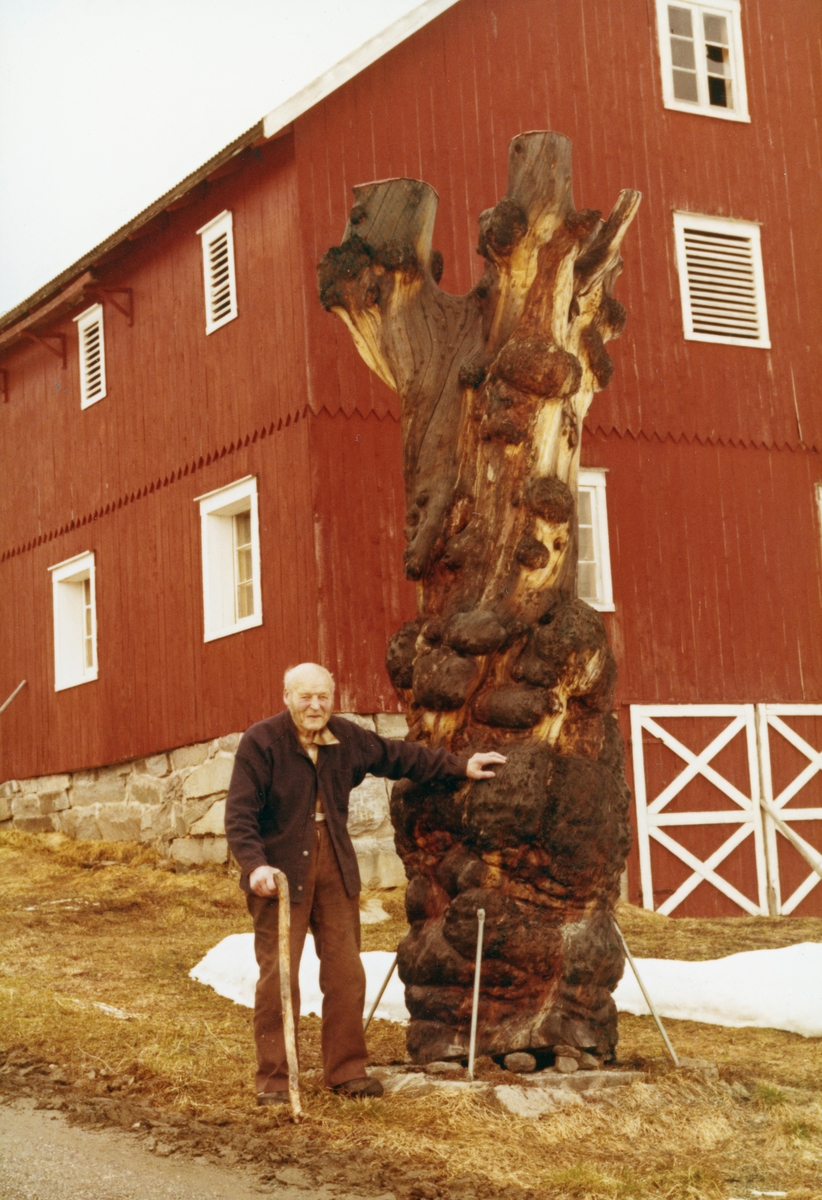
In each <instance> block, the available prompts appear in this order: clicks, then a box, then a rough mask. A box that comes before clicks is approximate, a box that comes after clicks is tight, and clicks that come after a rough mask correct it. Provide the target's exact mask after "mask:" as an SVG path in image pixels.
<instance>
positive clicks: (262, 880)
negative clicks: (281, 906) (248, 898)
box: [248, 865, 277, 900]
mask: <svg viewBox="0 0 822 1200" xmlns="http://www.w3.org/2000/svg"><path fill="white" fill-rule="evenodd" d="M248 886H249V887H250V888H251V890H252V892H253V893H254V895H255V896H262V897H263V898H264V899H266V900H268V899H270V898H271V897H272V896H276V895H277V880H276V877H275V875H274V868H273V867H269V866H268V865H266V866H264V867H255V868H254V870H253V871H252V872H251V874H250V875H249V877H248Z"/></svg>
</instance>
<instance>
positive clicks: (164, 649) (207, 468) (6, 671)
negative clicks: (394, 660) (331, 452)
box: [0, 138, 319, 779]
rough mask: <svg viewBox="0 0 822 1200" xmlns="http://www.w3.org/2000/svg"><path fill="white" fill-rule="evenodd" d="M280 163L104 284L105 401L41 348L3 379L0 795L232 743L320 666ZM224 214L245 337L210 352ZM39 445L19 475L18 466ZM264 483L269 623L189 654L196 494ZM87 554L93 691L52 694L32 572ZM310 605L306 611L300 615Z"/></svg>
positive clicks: (293, 285)
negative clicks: (187, 747)
mask: <svg viewBox="0 0 822 1200" xmlns="http://www.w3.org/2000/svg"><path fill="white" fill-rule="evenodd" d="M295 184H296V175H295V171H294V157H293V147H292V144H291V141H290V139H288V138H284V139H281V140H280V141H279V142H277V143H275V144H273V145H272V146H270V147H267V148H265V149H264V150H263V151H262V153H261V155H260V157H259V158H252V159H251V160H250V161H249V162H248V163H247V164H246V165H245V166H244V167H243V169H241V170H240V171H238V172H237V173H236V174H235V175H232V176H230V177H227V178H225V179H223V180H220V181H219V182H217V183H215V184H209V185H208V186H206V187H201V188H200V189H199V191H198V193H197V198H196V199H195V202H194V203H192V204H191V205H189V206H188V207H186V208H184V209H182V210H181V211H179V212H176V213H173V214H172V215H171V216H170V218H169V219H168V222H167V225H166V228H165V229H164V230H163V229H161V230H159V231H157V232H155V233H154V235H153V236H151V237H146V238H144V239H142V240H141V241H139V242H138V243H136V245H134V246H133V247H126V249H127V250H130V253H128V254H127V255H126V256H125V257H123V258H122V259H120V260H119V261H117V262H115V263H112V264H110V265H109V267H108V268H106V269H105V271H104V282H105V283H106V284H107V285H109V286H117V285H118V284H122V285H123V286H128V287H131V288H132V289H133V294H134V314H135V319H134V325H133V327H132V328H129V326H128V324H127V321H126V319H125V317H124V316H123V315H122V314H121V313H119V312H117V311H116V309H114V308H113V306H112V305H111V304H110V303H108V302H106V303H105V337H106V368H107V381H108V394H107V395H106V397H105V398H104V399H103V400H101V401H100V402H99V403H97V404H95V405H94V406H93V407H91V408H89V409H87V410H85V411H81V409H80V396H79V381H78V370H77V342H76V332H75V330H74V326H73V325H72V323H71V321H65V322H63V323H62V325H59V326H57V328H58V329H60V330H61V331H63V332H65V333H66V335H67V339H68V346H69V362H68V368H67V370H65V371H64V370H63V369H62V367H61V365H60V363H59V361H58V359H57V358H55V357H54V356H52V355H50V354H49V353H48V351H46V350H45V349H44V348H43V347H41V346H26V347H24V348H22V349H21V350H20V351H19V352H17V353H16V354H14V355H13V356H12V357H11V358H10V360H9V361H8V362H7V363H6V365H7V367H8V368H9V384H10V399H9V402H8V404H4V405H2V406H0V439H2V440H1V441H0V453H2V457H3V461H4V462H5V463H7V464H9V469H7V471H6V472H5V475H4V486H3V488H2V489H0V529H2V538H3V542H2V545H1V546H0V620H2V624H3V628H4V629H6V630H13V637H7V638H4V639H3V643H2V655H1V658H2V661H1V662H0V692H2V693H3V696H4V697H5V696H6V695H7V694H8V693H9V692H11V690H12V689H13V687H15V686H16V684H17V683H18V682H19V681H20V680H21V679H23V678H25V679H27V680H28V681H29V686H28V687H27V688H26V689H24V691H23V692H22V693H21V694H20V696H18V697H17V699H16V700H15V701H14V703H13V704H12V706H11V707H10V708H9V709H8V710H7V711H6V712H5V713H4V714H3V718H2V722H0V739H1V740H0V754H1V755H2V758H0V775H2V778H3V779H6V778H10V777H19V778H25V777H28V776H31V775H36V774H42V773H45V772H50V771H63V770H70V769H75V768H81V767H93V766H97V765H101V764H104V763H109V762H116V761H119V760H122V759H126V758H129V757H133V756H136V755H143V754H148V753H153V752H155V751H158V750H162V749H166V748H168V747H173V746H178V745H184V744H186V743H187V742H192V741H198V740H200V739H203V738H208V737H213V736H216V735H219V734H222V733H225V732H227V731H229V730H238V729H244V728H245V727H246V726H247V725H248V724H250V723H251V722H252V721H254V720H257V719H259V718H260V717H262V716H264V715H267V714H269V713H271V712H272V711H277V710H279V708H281V707H282V699H281V697H282V689H281V680H282V672H283V670H284V669H285V668H286V667H287V666H289V665H291V664H293V663H294V662H298V661H300V660H301V659H305V658H313V657H315V656H316V654H317V652H318V637H319V631H318V618H317V609H316V604H315V602H314V597H315V595H316V591H317V577H316V564H315V556H314V520H313V500H312V487H311V469H310V436H309V432H308V422H309V420H310V419H311V418H310V417H308V418H307V417H306V412H307V409H306V391H305V367H304V359H305V345H304V335H303V326H302V312H303V289H304V284H303V281H302V279H301V277H300V269H301V256H300V254H299V251H298V244H297V243H296V240H295V238H294V235H293V231H294V228H295V227H296V224H297V222H298V214H297V211H296V187H295ZM226 207H228V208H231V209H232V211H233V213H234V235H235V256H236V271H237V286H238V305H239V317H238V319H237V320H235V321H232V322H231V323H230V324H228V325H226V326H225V327H223V328H222V329H219V330H218V331H216V332H215V333H214V334H212V335H210V336H209V337H206V334H205V315H204V305H203V281H202V256H201V249H200V239H199V238H198V237H197V235H196V230H197V229H198V228H199V227H200V226H201V225H203V224H205V223H206V222H207V221H208V220H209V219H210V218H211V217H213V216H215V215H216V214H217V213H219V212H221V211H222V210H223V209H224V208H226ZM32 445H33V446H36V447H37V455H36V459H35V466H34V469H32V468H31V463H30V462H29V463H28V464H27V463H26V448H27V447H29V446H32ZM247 474H256V475H258V477H259V484H258V487H259V503H260V520H261V530H260V535H261V557H262V588H263V605H264V608H263V612H264V621H265V623H264V625H263V627H262V628H259V629H253V630H249V631H247V632H245V633H243V634H242V635H240V636H238V637H229V638H225V639H220V640H218V641H216V642H211V643H209V644H208V645H205V644H204V643H203V640H202V637H203V630H202V584H201V565H200V562H201V560H200V534H199V518H198V510H197V505H196V504H194V503H193V499H194V497H196V496H199V495H202V494H204V493H206V492H208V491H211V490H213V489H214V488H217V487H220V486H223V485H225V484H228V483H230V482H231V481H232V480H234V479H239V478H242V477H243V476H245V475H247ZM85 550H93V551H94V552H95V555H96V567H97V606H98V607H97V611H98V631H99V632H98V655H99V664H100V676H99V679H98V680H97V681H95V682H93V683H89V684H86V685H83V686H81V687H78V688H72V689H69V690H67V691H64V692H60V693H54V691H53V683H54V681H53V633H52V612H51V591H50V577H49V574H48V567H49V566H51V565H53V564H55V563H58V562H61V561H63V560H65V559H67V558H69V557H71V556H72V555H74V554H77V553H80V552H82V551H85ZM307 598H308V599H307Z"/></svg>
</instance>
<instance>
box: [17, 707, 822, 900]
mask: <svg viewBox="0 0 822 1200" xmlns="http://www.w3.org/2000/svg"><path fill="white" fill-rule="evenodd" d="M2 711H3V710H2V708H0V712H2ZM760 804H761V805H762V807H763V808H764V809H765V812H766V813H767V814H768V816H769V817H770V818H771V820H772V821H773V823H774V825H775V826H776V828H777V829H778V830H779V832H780V833H781V834H782V836H783V837H784V838H786V839H787V840H788V841H789V842H790V843H791V845H792V846H793V848H794V850H796V851H797V852H798V853H799V854H801V855H802V857H803V858H804V860H805V862H806V863H807V864H808V866H809V867H810V868H811V870H812V871H816V873H817V875H818V876H819V877H820V878H821V879H822V856H818V855H817V854H816V851H815V850H813V848H812V847H811V846H809V845H808V843H807V842H806V841H805V840H804V838H801V837H800V836H799V834H798V833H794V831H793V830H792V829H791V827H790V825H786V824H785V822H784V821H783V820H782V817H781V815H780V812H779V809H778V808H777V807H776V805H775V804H771V802H770V800H766V799H765V797H764V796H762V797H761V798H760Z"/></svg>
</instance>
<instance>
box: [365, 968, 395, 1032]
mask: <svg viewBox="0 0 822 1200" xmlns="http://www.w3.org/2000/svg"><path fill="white" fill-rule="evenodd" d="M398 958H399V954H395V955H394V958H393V960H392V962H391V967H390V970H389V972H388V974H387V975H386V977H385V979H384V980H383V984H382V987H381V988H380V990H379V991H378V992H377V999H376V1000H375V1001H374V1003H373V1004H372V1005H371V1008H370V1009H369V1012H368V1016H367V1017H366V1018H365V1020H364V1021H363V1023H362V1031H363V1033H365V1032H366V1030H367V1029H368V1026H369V1025H370V1024H371V1018H372V1017H373V1016H374V1013H375V1012H376V1011H377V1005H378V1004H379V1002H380V1000H382V997H383V992H384V991H385V989H386V988H387V987H388V981H389V979H390V978H391V976H392V975H393V974H394V968H395V967H396V965H397V959H398Z"/></svg>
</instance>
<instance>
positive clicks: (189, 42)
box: [0, 0, 419, 313]
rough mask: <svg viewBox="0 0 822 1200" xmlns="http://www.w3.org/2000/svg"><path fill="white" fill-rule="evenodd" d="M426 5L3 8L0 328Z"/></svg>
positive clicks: (18, 4) (12, 3) (221, 1)
mask: <svg viewBox="0 0 822 1200" xmlns="http://www.w3.org/2000/svg"><path fill="white" fill-rule="evenodd" d="M418 3H419V0H338V2H337V3H329V2H328V0H296V2H295V0H0V313H3V312H5V311H7V310H8V309H10V308H13V307H14V306H15V305H16V304H18V303H20V301H22V300H24V299H25V298H26V297H27V296H29V295H30V294H31V293H32V292H34V291H36V290H37V289H38V288H39V287H41V286H42V285H43V284H44V283H47V282H48V281H49V280H50V279H52V278H53V277H54V276H55V275H57V274H59V272H60V271H62V270H64V269H65V268H66V267H68V266H70V265H71V264H72V263H73V262H74V261H75V260H76V259H78V258H80V256H81V255H82V254H84V253H85V252H86V251H88V250H90V249H92V247H94V246H95V245H97V243H98V242H101V241H102V240H103V239H104V238H105V237H107V236H108V234H110V233H113V232H114V230H115V229H117V228H119V226H120V225H122V224H124V222H126V221H127V220H129V219H130V218H131V217H134V216H136V215H137V213H138V212H140V210H141V209H143V208H145V207H146V206H147V205H148V204H150V203H151V202H152V201H153V200H156V199H157V198H158V197H159V196H161V195H162V194H163V193H164V192H166V191H168V189H169V188H171V187H173V186H174V185H175V184H176V183H179V182H180V180H182V179H184V178H185V176H186V175H188V174H189V173H190V172H191V171H193V170H195V169H196V168H197V167H199V166H201V165H202V164H203V163H204V162H206V161H207V160H208V159H209V158H211V156H212V155H213V154H216V153H217V151H218V150H221V149H222V147H223V146H225V145H227V144H228V143H229V142H232V141H233V140H234V139H235V138H236V137H239V135H240V134H241V133H243V132H245V130H246V129H248V128H250V126H252V125H254V124H255V123H256V122H257V121H259V120H260V119H261V118H262V117H263V116H265V114H266V113H267V112H270V111H271V110H272V109H273V108H276V107H277V105H278V104H281V103H282V102H283V101H284V100H287V99H288V98H289V97H290V96H292V95H293V94H294V93H295V92H297V91H299V90H300V89H301V88H302V87H303V86H304V85H305V84H307V83H310V82H311V80H313V79H315V78H316V77H317V76H318V75H321V74H322V73H323V72H324V71H325V70H326V69H327V68H328V67H330V66H333V64H334V63H336V62H338V61H339V60H340V59H341V58H344V57H345V55H346V54H348V53H349V52H350V51H351V50H354V49H356V47H357V46H359V45H361V44H362V42H364V41H367V40H368V38H370V37H372V36H373V35H374V34H376V33H379V32H380V31H381V30H382V29H384V28H385V27H386V26H388V25H390V24H392V23H393V21H395V20H396V19H397V18H398V17H400V16H402V15H403V14H404V13H406V12H409V11H410V10H411V9H413V8H416V7H417V5H418Z"/></svg>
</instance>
